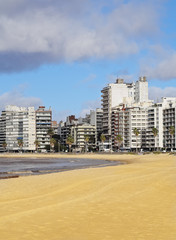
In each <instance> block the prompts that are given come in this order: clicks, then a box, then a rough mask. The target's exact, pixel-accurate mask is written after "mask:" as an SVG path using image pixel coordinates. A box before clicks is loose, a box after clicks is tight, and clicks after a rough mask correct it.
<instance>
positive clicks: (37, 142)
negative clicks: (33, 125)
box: [34, 139, 40, 152]
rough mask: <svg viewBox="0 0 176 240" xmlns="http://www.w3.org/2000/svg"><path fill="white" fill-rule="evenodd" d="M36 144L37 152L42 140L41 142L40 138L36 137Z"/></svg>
mask: <svg viewBox="0 0 176 240" xmlns="http://www.w3.org/2000/svg"><path fill="white" fill-rule="evenodd" d="M34 144H35V148H36V150H37V152H38V148H39V147H40V142H39V140H38V139H36V140H35V142H34Z"/></svg>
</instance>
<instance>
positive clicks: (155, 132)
mask: <svg viewBox="0 0 176 240" xmlns="http://www.w3.org/2000/svg"><path fill="white" fill-rule="evenodd" d="M152 133H153V136H154V138H155V144H156V137H157V135H158V129H157V128H155V127H154V128H153V129H152Z"/></svg>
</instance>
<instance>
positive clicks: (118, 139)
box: [115, 134, 123, 151]
mask: <svg viewBox="0 0 176 240" xmlns="http://www.w3.org/2000/svg"><path fill="white" fill-rule="evenodd" d="M115 140H116V141H117V144H118V151H120V146H121V144H122V142H123V137H122V136H121V135H120V134H118V135H117V136H116V137H115Z"/></svg>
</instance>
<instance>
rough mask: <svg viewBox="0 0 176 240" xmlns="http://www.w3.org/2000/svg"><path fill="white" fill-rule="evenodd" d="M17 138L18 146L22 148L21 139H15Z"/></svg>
mask: <svg viewBox="0 0 176 240" xmlns="http://www.w3.org/2000/svg"><path fill="white" fill-rule="evenodd" d="M17 140H18V146H19V148H20V149H21V150H22V147H23V139H17Z"/></svg>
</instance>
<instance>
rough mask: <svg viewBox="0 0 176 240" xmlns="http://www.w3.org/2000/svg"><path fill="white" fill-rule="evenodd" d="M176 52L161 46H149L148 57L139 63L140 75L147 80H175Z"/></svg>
mask: <svg viewBox="0 0 176 240" xmlns="http://www.w3.org/2000/svg"><path fill="white" fill-rule="evenodd" d="M175 66H176V51H174V50H173V49H170V48H164V47H163V46H161V45H155V46H151V47H150V49H149V55H148V57H146V58H145V59H144V60H143V61H141V71H140V72H141V73H142V74H143V75H146V76H147V77H148V78H149V79H158V80H161V81H169V80H171V79H174V78H176V67H175Z"/></svg>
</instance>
